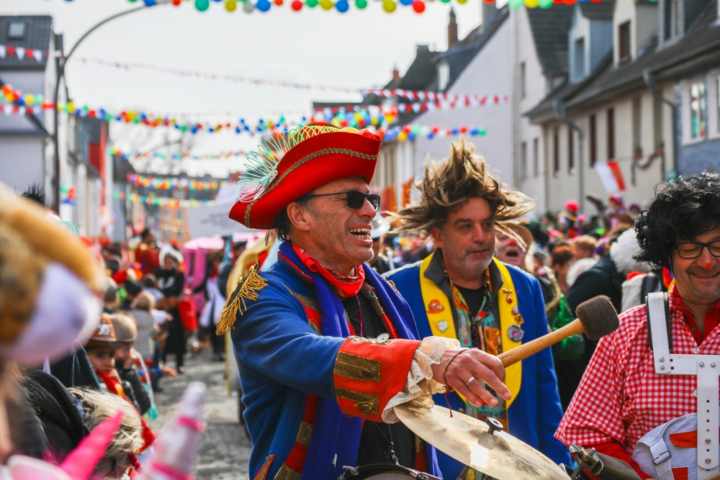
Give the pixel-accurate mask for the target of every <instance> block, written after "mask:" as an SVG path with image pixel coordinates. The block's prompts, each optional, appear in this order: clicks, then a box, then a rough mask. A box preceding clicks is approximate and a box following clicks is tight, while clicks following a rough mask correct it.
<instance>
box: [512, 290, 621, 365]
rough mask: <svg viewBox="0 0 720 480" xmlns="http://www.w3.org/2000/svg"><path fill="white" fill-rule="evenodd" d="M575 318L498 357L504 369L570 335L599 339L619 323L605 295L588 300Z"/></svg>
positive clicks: (612, 330)
mask: <svg viewBox="0 0 720 480" xmlns="http://www.w3.org/2000/svg"><path fill="white" fill-rule="evenodd" d="M575 312H576V313H577V316H578V318H577V319H576V320H574V321H572V322H571V323H569V324H567V325H565V326H564V327H562V328H558V329H557V330H555V331H554V332H551V333H548V334H547V335H544V336H542V337H540V338H536V339H535V340H533V341H531V342H528V343H525V344H523V345H520V346H519V347H516V348H513V349H512V350H509V351H507V352H505V353H501V354H500V355H499V358H500V360H502V363H503V365H504V366H506V367H507V366H510V365H513V364H515V363H517V362H520V361H522V360H525V359H526V358H528V357H529V356H531V355H535V354H536V353H538V352H539V351H541V350H544V349H546V348H547V347H549V346H551V345H555V344H556V343H558V342H560V341H562V340H564V339H566V338H568V337H570V336H572V335H575V334H577V333H583V332H584V333H585V335H587V337H588V338H589V339H590V340H599V339H600V337H604V336H605V335H608V334H610V333H612V332H614V331H615V330H617V328H618V325H619V324H620V322H619V320H618V315H617V312H616V311H615V307H613V304H612V303H611V302H610V299H609V298H608V297H606V296H604V295H602V296H599V297H595V298H591V299H590V300H587V301H585V302H583V303H581V304H580V305H578V307H577V309H576V310H575Z"/></svg>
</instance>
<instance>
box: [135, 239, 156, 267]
mask: <svg viewBox="0 0 720 480" xmlns="http://www.w3.org/2000/svg"><path fill="white" fill-rule="evenodd" d="M158 255H159V253H158V248H157V245H156V244H155V235H154V234H153V232H152V230H150V229H149V228H145V229H144V230H143V231H142V232H141V233H140V243H139V244H138V246H137V247H136V248H135V261H136V262H139V263H140V269H141V270H142V273H143V275H145V274H147V273H154V272H155V270H157V269H158V268H160V259H159V257H158Z"/></svg>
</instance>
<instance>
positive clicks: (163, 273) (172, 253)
mask: <svg viewBox="0 0 720 480" xmlns="http://www.w3.org/2000/svg"><path fill="white" fill-rule="evenodd" d="M162 261H163V268H160V269H158V270H156V271H155V277H156V278H157V280H158V288H159V289H160V291H161V292H162V293H163V295H164V296H165V302H164V303H165V310H167V312H168V313H170V315H171V316H172V319H171V320H170V321H169V322H168V336H167V340H166V341H165V349H164V351H163V363H167V355H168V354H171V355H174V356H175V365H176V370H177V372H178V373H184V371H185V370H184V367H183V365H184V363H185V359H184V356H185V352H186V351H187V340H186V336H185V327H184V326H183V323H182V319H181V318H180V311H179V310H178V306H177V305H178V300H179V298H180V296H181V295H182V293H183V289H184V287H185V274H184V273H183V272H181V271H180V270H179V269H178V267H179V266H180V263H181V262H182V255H181V254H180V252H178V251H177V250H175V249H173V248H168V249H167V251H166V252H165V255H164V257H163V259H162Z"/></svg>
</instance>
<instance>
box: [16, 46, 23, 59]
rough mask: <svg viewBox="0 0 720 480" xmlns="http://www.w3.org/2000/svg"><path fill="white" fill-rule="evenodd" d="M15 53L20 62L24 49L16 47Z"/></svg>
mask: <svg viewBox="0 0 720 480" xmlns="http://www.w3.org/2000/svg"><path fill="white" fill-rule="evenodd" d="M15 53H17V57H18V58H19V59H20V60H22V59H23V58H25V49H24V48H23V47H17V48H16V49H15Z"/></svg>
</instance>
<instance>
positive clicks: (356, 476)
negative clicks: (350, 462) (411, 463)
mask: <svg viewBox="0 0 720 480" xmlns="http://www.w3.org/2000/svg"><path fill="white" fill-rule="evenodd" d="M346 468H347V467H346ZM340 478H343V479H346V480H350V479H352V480H409V479H413V478H414V479H423V480H440V479H438V478H437V477H434V476H432V475H429V474H426V473H419V472H416V471H414V470H410V469H409V468H405V467H401V466H400V465H390V464H378V465H365V466H363V467H358V468H357V469H356V470H355V471H353V472H352V473H351V472H346V473H345V474H344V475H343V476H342V477H340Z"/></svg>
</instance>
